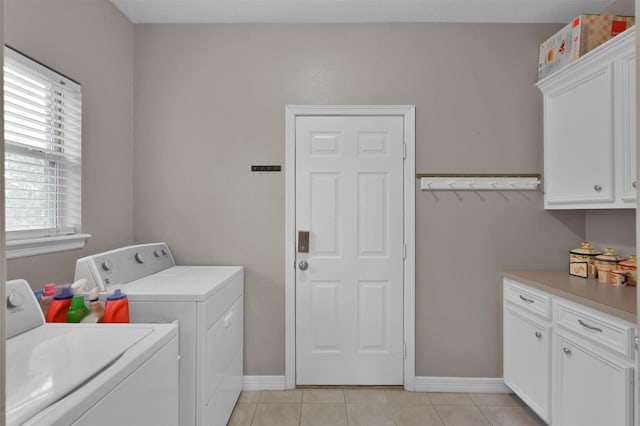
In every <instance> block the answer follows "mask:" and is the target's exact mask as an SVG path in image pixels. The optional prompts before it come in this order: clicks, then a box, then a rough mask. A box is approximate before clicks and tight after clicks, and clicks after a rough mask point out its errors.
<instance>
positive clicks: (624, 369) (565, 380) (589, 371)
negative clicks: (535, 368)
mask: <svg viewBox="0 0 640 426" xmlns="http://www.w3.org/2000/svg"><path fill="white" fill-rule="evenodd" d="M632 390H633V368H632V367H630V366H628V365H624V363H622V362H619V361H615V359H614V357H613V356H611V355H607V354H604V353H602V352H600V351H599V350H597V349H596V348H595V347H593V346H591V345H589V344H585V343H582V342H581V340H580V339H577V338H574V337H572V336H570V335H569V334H565V333H563V332H561V331H558V332H557V333H556V345H554V405H553V407H554V411H553V423H554V424H557V425H562V426H602V425H608V426H631V425H632V424H633V401H632V396H633V391H632Z"/></svg>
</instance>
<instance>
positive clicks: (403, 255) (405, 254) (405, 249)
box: [402, 244, 407, 259]
mask: <svg viewBox="0 0 640 426" xmlns="http://www.w3.org/2000/svg"><path fill="white" fill-rule="evenodd" d="M402 258H403V259H406V258H407V245H406V244H403V245H402Z"/></svg>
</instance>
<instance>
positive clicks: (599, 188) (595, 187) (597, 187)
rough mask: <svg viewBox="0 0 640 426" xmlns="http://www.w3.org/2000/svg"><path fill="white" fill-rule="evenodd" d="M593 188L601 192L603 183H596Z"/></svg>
mask: <svg viewBox="0 0 640 426" xmlns="http://www.w3.org/2000/svg"><path fill="white" fill-rule="evenodd" d="M593 189H595V191H596V192H600V191H602V186H601V185H594V187H593Z"/></svg>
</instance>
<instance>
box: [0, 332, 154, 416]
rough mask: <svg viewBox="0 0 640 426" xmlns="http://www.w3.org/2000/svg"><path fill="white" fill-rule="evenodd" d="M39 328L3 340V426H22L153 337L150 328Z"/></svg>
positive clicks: (80, 390)
mask: <svg viewBox="0 0 640 426" xmlns="http://www.w3.org/2000/svg"><path fill="white" fill-rule="evenodd" d="M100 325H101V324H99V325H97V326H95V327H76V326H77V324H73V325H67V326H60V325H56V326H51V327H49V326H47V325H45V326H42V327H38V328H36V329H34V330H32V331H29V332H27V333H24V334H21V335H19V336H16V337H14V338H12V339H9V340H7V344H6V350H7V354H6V362H7V364H6V365H7V371H6V381H7V383H6V394H7V400H6V420H7V424H8V425H13V424H22V423H23V422H25V421H27V420H28V419H30V418H31V417H33V416H34V415H36V414H37V413H39V412H40V411H41V410H43V409H45V408H46V407H48V406H49V405H51V404H53V403H55V402H56V401H58V400H60V399H62V398H64V397H65V396H66V395H68V394H70V393H72V392H75V391H76V390H77V391H78V392H82V389H80V388H81V387H82V385H83V384H84V383H85V382H87V381H89V380H91V379H92V378H94V377H95V376H97V375H99V374H100V373H101V372H103V371H104V370H105V369H107V368H108V367H109V366H110V365H111V364H113V363H114V362H115V361H117V360H118V358H120V357H121V356H122V354H124V353H125V352H126V351H127V350H128V349H129V348H131V347H132V346H133V345H135V344H136V342H138V341H139V340H141V339H142V338H143V337H145V336H146V335H148V334H149V333H151V332H153V330H151V329H149V328H141V327H131V328H128V327H127V328H100Z"/></svg>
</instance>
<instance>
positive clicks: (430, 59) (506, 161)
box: [134, 24, 585, 377]
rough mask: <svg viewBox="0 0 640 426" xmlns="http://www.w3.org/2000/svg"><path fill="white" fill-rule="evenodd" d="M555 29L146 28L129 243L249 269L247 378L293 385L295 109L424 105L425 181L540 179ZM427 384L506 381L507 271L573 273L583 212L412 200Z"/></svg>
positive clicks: (506, 201) (527, 197)
mask: <svg viewBox="0 0 640 426" xmlns="http://www.w3.org/2000/svg"><path fill="white" fill-rule="evenodd" d="M557 28H558V26H557V25H504V24H503V25H492V24H485V25H476V24H353V25H349V24H346V25H345V24H342V25H332V24H315V25H314V24H300V25H298V24H291V25H268V24H263V25H261V24H245V25H243V24H219V25H216V24H210V25H206V24H204V25H197V24H196V25H136V26H135V37H134V39H135V78H134V88H135V94H134V104H135V106H134V111H135V117H136V120H135V130H134V133H135V141H136V143H135V146H134V148H135V155H134V158H135V160H134V239H135V241H136V242H147V241H155V240H165V241H167V242H168V243H169V245H170V246H171V247H172V248H173V251H174V254H175V255H176V258H177V260H178V261H179V262H183V263H191V264H197V263H213V264H240V265H245V266H246V268H247V269H246V335H245V348H246V349H245V354H246V356H245V360H246V361H245V374H248V375H281V374H284V177H283V174H282V173H280V174H272V175H266V174H260V175H258V174H252V173H251V172H250V169H249V167H250V165H251V164H256V163H258V164H283V163H284V105H285V104H415V105H416V121H417V124H416V127H417V128H416V133H417V160H416V163H417V164H416V169H417V171H418V172H423V173H426V172H430V173H438V172H442V173H445V172H469V173H471V172H477V173H489V172H495V173H539V172H541V169H542V166H541V149H542V119H541V117H542V105H541V95H540V93H539V92H538V90H537V89H536V88H535V87H534V86H533V83H534V82H535V80H536V59H537V52H538V45H539V43H540V41H541V40H544V39H545V38H546V37H548V36H549V35H550V34H552V33H553V32H554V31H555V30H556V29H557ZM416 197H417V200H416V203H417V211H416V217H417V235H416V239H417V258H416V263H417V283H416V296H417V301H416V303H417V309H416V310H417V324H416V330H417V336H416V343H417V362H416V373H417V375H419V376H484V377H499V376H501V374H502V373H501V370H502V369H501V334H502V333H501V308H500V306H501V287H500V271H501V270H503V269H505V268H565V267H566V264H567V252H568V250H569V249H571V248H573V247H576V246H577V244H578V243H579V242H580V241H581V240H582V239H583V238H584V236H585V214H584V212H572V211H569V212H555V213H554V212H546V211H544V210H543V209H542V205H543V203H542V194H541V193H540V192H534V193H523V194H497V193H484V194H481V196H478V195H476V194H460V197H459V198H458V197H457V196H456V195H455V194H453V193H443V194H438V195H437V197H436V196H434V195H433V194H431V193H428V192H421V191H419V190H417V192H416Z"/></svg>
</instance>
